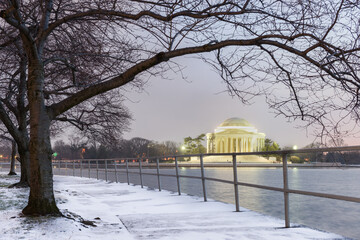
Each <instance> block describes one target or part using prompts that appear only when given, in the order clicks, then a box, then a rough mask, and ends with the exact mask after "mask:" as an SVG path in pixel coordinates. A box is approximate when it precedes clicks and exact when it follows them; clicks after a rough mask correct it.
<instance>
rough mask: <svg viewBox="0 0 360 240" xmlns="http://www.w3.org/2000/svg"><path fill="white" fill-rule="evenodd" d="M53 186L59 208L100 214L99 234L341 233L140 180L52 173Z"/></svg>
mask: <svg viewBox="0 0 360 240" xmlns="http://www.w3.org/2000/svg"><path fill="white" fill-rule="evenodd" d="M55 192H56V195H57V198H58V199H60V201H61V199H64V201H63V203H60V204H59V207H60V208H61V209H64V208H66V209H68V210H69V211H72V212H76V213H77V214H79V215H81V216H82V217H83V218H85V219H89V220H91V219H101V220H99V221H98V222H96V221H95V224H97V225H98V228H97V230H96V231H97V232H99V234H100V232H101V229H106V231H107V232H108V233H109V234H110V233H111V232H112V231H119V230H118V229H122V230H121V232H122V233H121V234H120V235H122V236H123V237H125V236H127V237H125V239H150V240H151V239H172V240H176V239H179V240H180V239H184V240H185V239H186V240H191V239H194V240H195V239H196V240H201V239H204V240H205V239H207V240H221V239H228V240H231V239H234V240H235V239H237V240H238V239H242V240H243V239H254V240H255V239H256V240H258V239H276V240H280V239H297V240H298V239H341V236H339V235H336V234H332V233H326V232H322V231H317V230H314V229H310V228H307V227H304V226H295V225H293V226H294V227H292V228H284V227H283V226H284V221H283V220H280V219H276V218H272V217H269V216H264V215H262V214H258V213H255V212H252V211H248V210H245V211H243V212H234V211H233V210H234V206H233V205H231V204H225V203H220V202H215V201H211V200H210V201H209V202H203V201H202V199H201V198H199V197H193V196H187V195H182V196H178V195H177V193H171V192H168V191H162V192H158V191H154V190H149V189H146V188H144V189H142V188H140V186H128V185H127V184H117V183H106V182H104V181H97V180H93V179H85V178H74V177H61V176H56V177H55ZM116 229H117V230H116ZM124 231H127V232H124ZM119 233H120V232H119ZM102 234H105V233H102ZM103 236H104V238H103V239H107V238H106V234H105V235H103ZM111 239H112V238H111ZM119 239H120V238H119ZM123 239H124V238H123Z"/></svg>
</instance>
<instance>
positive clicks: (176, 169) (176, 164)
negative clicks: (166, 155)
mask: <svg viewBox="0 0 360 240" xmlns="http://www.w3.org/2000/svg"><path fill="white" fill-rule="evenodd" d="M175 171H176V182H177V188H178V193H179V195H181V189H180V178H179V166H178V160H177V157H175Z"/></svg>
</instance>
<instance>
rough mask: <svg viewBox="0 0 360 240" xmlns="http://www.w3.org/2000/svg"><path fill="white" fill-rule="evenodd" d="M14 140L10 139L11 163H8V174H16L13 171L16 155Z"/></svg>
mask: <svg viewBox="0 0 360 240" xmlns="http://www.w3.org/2000/svg"><path fill="white" fill-rule="evenodd" d="M16 148H17V147H16V142H15V140H12V144H11V163H10V172H9V174H8V175H17V174H16V172H15V157H16V152H17V149H16Z"/></svg>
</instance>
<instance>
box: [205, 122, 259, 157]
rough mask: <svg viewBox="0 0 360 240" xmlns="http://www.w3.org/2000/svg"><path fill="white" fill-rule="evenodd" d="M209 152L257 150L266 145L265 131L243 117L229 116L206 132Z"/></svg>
mask: <svg viewBox="0 0 360 240" xmlns="http://www.w3.org/2000/svg"><path fill="white" fill-rule="evenodd" d="M206 140H207V153H232V152H256V151H261V149H262V148H263V147H264V142H265V133H259V132H258V130H257V129H256V128H255V127H254V126H253V125H251V124H250V123H249V122H248V121H246V120H244V119H241V118H229V119H227V120H225V121H224V122H223V123H221V124H220V125H219V126H218V127H217V128H216V129H215V130H214V132H213V133H207V134H206Z"/></svg>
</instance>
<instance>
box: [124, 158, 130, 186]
mask: <svg viewBox="0 0 360 240" xmlns="http://www.w3.org/2000/svg"><path fill="white" fill-rule="evenodd" d="M125 163H126V180H127V183H128V185H130V179H129V159H126V160H125Z"/></svg>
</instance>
